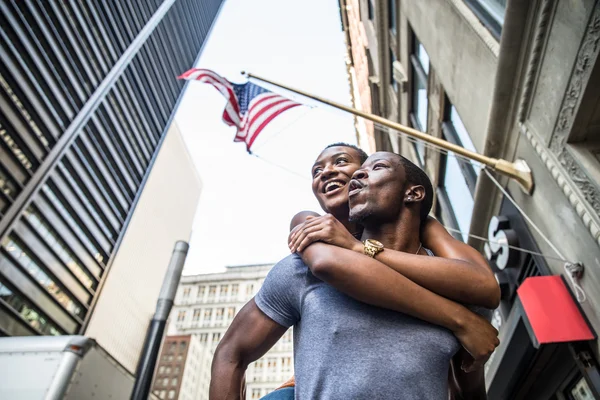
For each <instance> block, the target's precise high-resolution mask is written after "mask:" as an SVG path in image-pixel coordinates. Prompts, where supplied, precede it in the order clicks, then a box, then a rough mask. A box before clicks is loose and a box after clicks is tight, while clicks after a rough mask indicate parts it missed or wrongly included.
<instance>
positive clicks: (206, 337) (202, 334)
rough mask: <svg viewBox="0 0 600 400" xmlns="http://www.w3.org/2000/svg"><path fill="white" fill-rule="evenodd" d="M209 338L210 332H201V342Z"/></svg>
mask: <svg viewBox="0 0 600 400" xmlns="http://www.w3.org/2000/svg"><path fill="white" fill-rule="evenodd" d="M207 340H208V333H201V334H200V343H206V342H207Z"/></svg>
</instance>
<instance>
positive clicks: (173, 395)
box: [169, 390, 175, 399]
mask: <svg viewBox="0 0 600 400" xmlns="http://www.w3.org/2000/svg"><path fill="white" fill-rule="evenodd" d="M174 398H175V391H174V390H169V399H174Z"/></svg>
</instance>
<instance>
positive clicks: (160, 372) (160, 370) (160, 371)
mask: <svg viewBox="0 0 600 400" xmlns="http://www.w3.org/2000/svg"><path fill="white" fill-rule="evenodd" d="M163 372H165V367H164V366H163V367H160V368H159V369H158V373H159V374H162V373H163Z"/></svg>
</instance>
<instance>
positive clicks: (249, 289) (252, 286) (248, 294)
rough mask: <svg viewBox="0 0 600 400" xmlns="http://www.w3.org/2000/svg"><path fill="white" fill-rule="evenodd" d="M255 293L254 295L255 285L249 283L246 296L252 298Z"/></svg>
mask: <svg viewBox="0 0 600 400" xmlns="http://www.w3.org/2000/svg"><path fill="white" fill-rule="evenodd" d="M253 293H254V285H253V284H251V283H249V284H248V285H247V286H246V296H252V294H253Z"/></svg>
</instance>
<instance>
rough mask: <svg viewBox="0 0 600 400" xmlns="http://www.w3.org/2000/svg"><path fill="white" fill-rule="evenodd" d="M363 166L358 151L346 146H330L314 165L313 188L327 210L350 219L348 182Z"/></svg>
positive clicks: (342, 219) (336, 215) (320, 202)
mask: <svg viewBox="0 0 600 400" xmlns="http://www.w3.org/2000/svg"><path fill="white" fill-rule="evenodd" d="M360 166H361V162H360V156H359V154H358V152H357V151H356V150H355V149H353V148H351V147H346V146H335V147H329V148H327V149H325V150H323V152H322V153H321V154H320V155H319V157H318V158H317V161H315V163H314V165H313V167H312V190H313V193H314V194H315V197H316V198H317V200H318V201H319V204H320V205H321V208H323V210H324V211H325V212H328V213H330V214H332V215H333V216H334V217H336V218H337V219H338V220H340V221H346V220H348V213H349V210H348V183H349V182H350V179H351V178H352V174H354V172H355V171H356V170H358V169H359V168H360Z"/></svg>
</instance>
